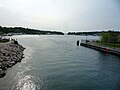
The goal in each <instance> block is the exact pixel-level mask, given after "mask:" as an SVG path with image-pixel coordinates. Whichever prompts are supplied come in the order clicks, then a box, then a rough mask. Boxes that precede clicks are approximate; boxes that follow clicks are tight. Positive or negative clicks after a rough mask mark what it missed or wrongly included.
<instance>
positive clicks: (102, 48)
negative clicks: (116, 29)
mask: <svg viewBox="0 0 120 90" xmlns="http://www.w3.org/2000/svg"><path fill="white" fill-rule="evenodd" d="M80 46H84V47H88V48H91V49H95V50H98V51H102V52H105V53H110V54H113V55H117V56H119V57H120V50H118V49H112V48H108V47H102V46H97V45H93V44H90V43H80Z"/></svg>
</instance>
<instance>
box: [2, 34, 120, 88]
mask: <svg viewBox="0 0 120 90" xmlns="http://www.w3.org/2000/svg"><path fill="white" fill-rule="evenodd" d="M12 38H17V39H18V41H19V42H20V44H22V45H23V46H24V47H25V48H26V49H25V51H24V54H25V55H24V56H25V58H24V59H23V60H22V62H21V63H17V64H16V65H15V66H13V67H12V68H9V69H8V70H7V71H6V74H7V75H6V76H5V77H3V78H1V79H0V90H120V58H119V57H117V56H114V55H110V54H107V53H102V52H99V51H96V50H93V49H89V48H85V47H81V46H79V47H77V46H76V41H77V40H81V39H85V38H86V37H84V36H57V35H56V36H39V35H21V36H12ZM88 38H89V39H98V38H99V37H93V36H89V37H88Z"/></svg>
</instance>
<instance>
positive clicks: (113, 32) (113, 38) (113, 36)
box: [113, 30, 115, 49]
mask: <svg viewBox="0 0 120 90" xmlns="http://www.w3.org/2000/svg"><path fill="white" fill-rule="evenodd" d="M113 40H114V49H115V32H114V30H113Z"/></svg>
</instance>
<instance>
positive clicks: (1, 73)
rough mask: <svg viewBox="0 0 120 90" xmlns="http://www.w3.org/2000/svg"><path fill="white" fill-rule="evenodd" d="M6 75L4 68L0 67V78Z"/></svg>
mask: <svg viewBox="0 0 120 90" xmlns="http://www.w3.org/2000/svg"><path fill="white" fill-rule="evenodd" d="M5 75H6V74H5V72H4V71H3V70H2V69H0V78H2V77H4V76H5Z"/></svg>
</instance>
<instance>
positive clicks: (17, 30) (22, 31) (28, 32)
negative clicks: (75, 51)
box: [0, 26, 64, 35]
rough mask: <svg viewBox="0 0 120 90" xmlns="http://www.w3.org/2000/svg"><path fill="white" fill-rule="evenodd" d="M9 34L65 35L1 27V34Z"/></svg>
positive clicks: (55, 32)
mask: <svg viewBox="0 0 120 90" xmlns="http://www.w3.org/2000/svg"><path fill="white" fill-rule="evenodd" d="M7 33H23V34H39V35H46V34H51V35H52V34H57V35H64V33H63V32H57V31H44V30H36V29H29V28H23V27H2V26H0V34H7Z"/></svg>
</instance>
